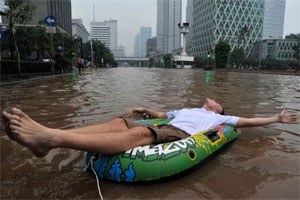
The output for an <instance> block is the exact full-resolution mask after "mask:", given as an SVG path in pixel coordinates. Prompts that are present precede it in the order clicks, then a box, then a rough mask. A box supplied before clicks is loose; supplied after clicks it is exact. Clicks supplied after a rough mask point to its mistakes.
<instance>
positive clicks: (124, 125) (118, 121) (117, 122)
mask: <svg viewBox="0 0 300 200" xmlns="http://www.w3.org/2000/svg"><path fill="white" fill-rule="evenodd" d="M112 122H114V124H115V125H116V126H118V127H122V128H124V129H128V126H127V123H126V122H125V120H124V119H123V118H116V119H113V120H112Z"/></svg>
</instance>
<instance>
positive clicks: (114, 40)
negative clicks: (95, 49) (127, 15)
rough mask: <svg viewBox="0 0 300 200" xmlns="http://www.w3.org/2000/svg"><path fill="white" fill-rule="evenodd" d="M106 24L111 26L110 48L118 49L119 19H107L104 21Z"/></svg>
mask: <svg viewBox="0 0 300 200" xmlns="http://www.w3.org/2000/svg"><path fill="white" fill-rule="evenodd" d="M104 24H105V25H106V26H109V27H110V48H111V50H112V51H113V52H114V51H117V49H118V21H117V20H111V19H110V20H106V21H104Z"/></svg>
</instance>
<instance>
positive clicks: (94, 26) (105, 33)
mask: <svg viewBox="0 0 300 200" xmlns="http://www.w3.org/2000/svg"><path fill="white" fill-rule="evenodd" d="M90 29H91V32H90V33H91V39H94V40H100V41H101V42H102V43H103V44H104V45H105V46H106V47H107V48H109V49H110V27H109V26H107V25H105V23H104V22H91V24H90Z"/></svg>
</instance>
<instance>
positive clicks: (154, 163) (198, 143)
mask: <svg viewBox="0 0 300 200" xmlns="http://www.w3.org/2000/svg"><path fill="white" fill-rule="evenodd" d="M143 121H147V120H143ZM148 121H149V120H148ZM237 137H238V133H237V132H236V130H235V128H233V127H231V126H227V125H221V126H218V127H217V128H216V129H209V130H206V131H203V132H201V133H198V134H196V135H193V136H190V137H188V138H185V139H182V140H178V141H174V142H169V143H165V144H157V145H146V146H139V147H135V148H133V149H130V150H128V151H126V152H123V153H120V154H116V155H109V156H108V155H99V154H95V153H88V154H87V156H86V163H87V165H88V170H91V168H93V169H94V171H95V172H96V174H97V176H98V177H100V178H105V179H109V180H115V181H119V182H135V181H152V180H158V179H162V178H167V177H170V176H174V175H177V174H179V173H181V172H183V171H185V170H187V169H189V168H192V167H193V166H195V165H197V164H199V163H200V162H201V161H203V160H204V159H206V158H207V157H209V156H211V155H212V154H213V153H214V152H216V151H217V150H219V149H220V148H221V147H223V146H224V145H225V144H227V143H229V142H231V141H233V140H234V139H236V138H237Z"/></svg>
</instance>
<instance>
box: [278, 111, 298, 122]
mask: <svg viewBox="0 0 300 200" xmlns="http://www.w3.org/2000/svg"><path fill="white" fill-rule="evenodd" d="M278 118H279V122H280V123H284V124H297V120H298V115H296V114H291V115H287V114H285V109H283V111H282V112H281V113H280V114H279V115H278Z"/></svg>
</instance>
